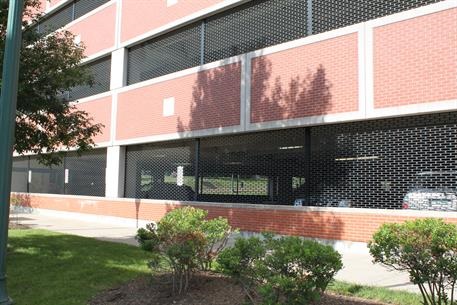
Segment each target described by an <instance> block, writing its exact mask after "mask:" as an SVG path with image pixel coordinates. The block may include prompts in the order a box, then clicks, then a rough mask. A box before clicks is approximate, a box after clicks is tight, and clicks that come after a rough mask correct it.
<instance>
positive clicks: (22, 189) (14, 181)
mask: <svg viewBox="0 0 457 305" xmlns="http://www.w3.org/2000/svg"><path fill="white" fill-rule="evenodd" d="M28 175H29V158H28V157H20V158H13V171H12V175H11V191H12V192H18V193H26V192H27V190H28V187H27V184H28V182H27V181H28Z"/></svg>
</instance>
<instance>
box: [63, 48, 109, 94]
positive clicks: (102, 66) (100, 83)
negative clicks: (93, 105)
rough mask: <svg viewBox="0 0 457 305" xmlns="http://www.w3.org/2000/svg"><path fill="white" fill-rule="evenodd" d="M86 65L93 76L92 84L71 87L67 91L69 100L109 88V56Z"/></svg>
mask: <svg viewBox="0 0 457 305" xmlns="http://www.w3.org/2000/svg"><path fill="white" fill-rule="evenodd" d="M88 66H89V71H90V73H91V75H92V76H93V84H92V85H84V86H77V87H75V88H73V89H72V90H71V92H70V93H69V99H70V100H77V99H80V98H83V97H87V96H91V95H95V94H98V93H103V92H106V91H109V90H110V77H111V56H108V57H104V58H102V59H98V60H96V61H94V62H91V63H89V64H88Z"/></svg>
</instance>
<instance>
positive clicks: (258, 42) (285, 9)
mask: <svg viewBox="0 0 457 305" xmlns="http://www.w3.org/2000/svg"><path fill="white" fill-rule="evenodd" d="M306 4H307V1H306V0H268V1H266V0H262V1H252V2H249V3H247V4H245V5H242V6H240V7H237V8H234V9H231V10H229V11H227V12H224V13H222V14H218V15H215V16H214V17H211V18H209V19H208V20H207V22H206V26H205V62H212V61H216V60H219V59H223V58H227V57H230V56H235V55H239V54H242V53H246V52H250V51H253V50H257V49H261V48H264V47H267V46H271V45H275V44H279V43H283V42H286V41H290V40H294V39H298V38H301V37H304V36H306V24H307V11H306Z"/></svg>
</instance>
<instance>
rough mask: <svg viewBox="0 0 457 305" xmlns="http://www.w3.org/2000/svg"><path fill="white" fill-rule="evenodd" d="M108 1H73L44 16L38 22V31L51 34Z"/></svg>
mask: <svg viewBox="0 0 457 305" xmlns="http://www.w3.org/2000/svg"><path fill="white" fill-rule="evenodd" d="M107 2H109V0H78V1H72V2H71V3H69V4H67V5H65V6H64V7H62V8H59V9H57V11H55V12H53V13H51V14H50V15H49V16H44V18H43V20H41V21H39V22H38V27H37V30H38V33H40V34H44V35H46V34H49V33H51V32H53V31H55V30H57V29H59V28H61V27H64V26H65V25H67V24H69V23H70V22H72V21H73V20H76V19H78V18H79V17H82V16H84V15H85V14H87V13H89V12H90V11H93V10H94V9H96V8H97V7H99V6H101V5H103V4H105V3H107Z"/></svg>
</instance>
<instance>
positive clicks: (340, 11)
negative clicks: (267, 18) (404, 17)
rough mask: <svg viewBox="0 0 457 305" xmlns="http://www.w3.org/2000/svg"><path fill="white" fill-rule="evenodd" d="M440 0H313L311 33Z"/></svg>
mask: <svg viewBox="0 0 457 305" xmlns="http://www.w3.org/2000/svg"><path fill="white" fill-rule="evenodd" d="M440 1H442V0H313V33H314V34H317V33H322V32H326V31H330V30H334V29H337V28H341V27H345V26H348V25H351V24H356V23H359V22H364V21H367V20H371V19H375V18H379V17H383V16H387V15H390V14H394V13H398V12H401V11H406V10H409V9H413V8H416V7H420V6H424V5H427V4H431V3H435V2H440Z"/></svg>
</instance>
